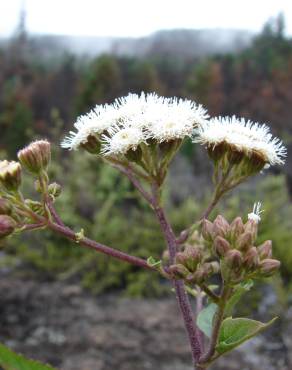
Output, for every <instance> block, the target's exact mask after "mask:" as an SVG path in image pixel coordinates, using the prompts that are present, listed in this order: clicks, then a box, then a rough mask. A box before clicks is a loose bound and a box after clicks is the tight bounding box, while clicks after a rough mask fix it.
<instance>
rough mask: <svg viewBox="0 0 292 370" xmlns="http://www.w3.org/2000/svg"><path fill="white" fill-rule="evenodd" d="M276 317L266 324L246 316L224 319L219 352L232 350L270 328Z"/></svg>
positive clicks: (218, 346)
mask: <svg viewBox="0 0 292 370" xmlns="http://www.w3.org/2000/svg"><path fill="white" fill-rule="evenodd" d="M276 319H277V318H276V317H275V318H274V319H272V320H271V321H269V322H268V323H266V324H264V323H262V322H260V321H255V320H250V319H245V318H237V319H232V318H231V317H228V318H227V319H225V320H224V321H223V323H222V325H221V328H220V332H219V338H218V345H217V347H216V350H217V352H219V353H221V354H222V353H225V352H228V351H231V350H232V349H233V348H235V347H238V346H239V345H240V344H242V343H243V342H246V341H247V340H248V339H250V338H252V337H254V336H255V335H257V334H258V333H260V332H261V331H263V330H265V329H266V328H268V327H269V326H270V325H272V324H273V322H274V321H275V320H276Z"/></svg>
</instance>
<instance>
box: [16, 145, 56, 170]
mask: <svg viewBox="0 0 292 370" xmlns="http://www.w3.org/2000/svg"><path fill="white" fill-rule="evenodd" d="M17 156H18V159H19V161H20V163H21V164H22V165H23V166H24V167H25V168H26V169H27V170H28V171H29V172H31V173H33V174H39V173H40V171H42V170H46V169H47V167H48V165H49V163H50V160H51V144H50V143H49V142H48V141H47V140H38V141H35V142H33V143H31V144H29V145H28V146H27V147H25V148H24V149H22V150H20V151H19V152H18V155H17Z"/></svg>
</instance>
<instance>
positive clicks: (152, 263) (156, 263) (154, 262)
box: [147, 256, 162, 268]
mask: <svg viewBox="0 0 292 370" xmlns="http://www.w3.org/2000/svg"><path fill="white" fill-rule="evenodd" d="M161 263H162V262H161V260H159V261H158V260H156V259H155V258H153V257H152V256H150V257H149V258H148V259H147V264H148V265H149V266H150V267H156V268H159V267H160V266H161Z"/></svg>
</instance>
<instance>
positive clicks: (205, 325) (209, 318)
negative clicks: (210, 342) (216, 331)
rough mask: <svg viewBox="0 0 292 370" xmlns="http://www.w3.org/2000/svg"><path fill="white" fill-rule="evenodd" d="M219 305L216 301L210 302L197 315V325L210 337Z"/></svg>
mask: <svg viewBox="0 0 292 370" xmlns="http://www.w3.org/2000/svg"><path fill="white" fill-rule="evenodd" d="M217 307H218V306H217V305H216V304H215V303H211V304H209V305H208V306H207V307H206V308H204V309H203V310H202V311H201V312H200V313H199V315H198V317H197V325H198V327H199V329H200V330H201V331H202V332H203V333H204V334H205V335H206V336H207V337H208V338H210V337H211V333H212V327H213V318H214V315H215V312H216V310H217Z"/></svg>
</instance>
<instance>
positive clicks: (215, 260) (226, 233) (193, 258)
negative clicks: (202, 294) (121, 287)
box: [159, 213, 280, 286]
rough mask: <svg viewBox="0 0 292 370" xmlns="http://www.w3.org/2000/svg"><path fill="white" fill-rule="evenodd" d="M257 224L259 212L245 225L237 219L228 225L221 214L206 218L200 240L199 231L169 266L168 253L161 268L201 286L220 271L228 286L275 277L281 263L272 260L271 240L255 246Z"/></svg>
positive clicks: (166, 273) (188, 282) (176, 276)
mask: <svg viewBox="0 0 292 370" xmlns="http://www.w3.org/2000/svg"><path fill="white" fill-rule="evenodd" d="M258 221H259V215H258V214H256V213H250V214H249V219H248V220H247V221H246V222H245V223H243V221H242V219H241V217H236V218H235V219H234V220H233V221H232V222H231V223H230V224H229V223H228V221H227V220H226V219H225V218H224V217H223V216H221V215H218V216H217V217H216V219H215V220H214V222H211V221H209V220H207V219H204V220H203V221H202V222H201V237H200V236H199V234H198V232H197V231H196V232H195V233H194V234H195V235H193V237H192V238H191V240H190V242H189V243H187V244H185V245H184V246H183V248H182V250H180V251H179V252H177V253H176V255H175V262H174V263H173V264H171V265H169V266H168V265H167V264H168V262H169V258H168V253H167V251H166V252H165V253H164V258H163V260H164V262H165V266H164V267H161V266H159V267H160V271H161V272H162V274H163V275H164V276H166V277H168V278H169V279H183V280H184V281H185V283H186V284H188V285H198V286H200V285H201V284H203V283H206V284H208V281H209V280H210V278H211V277H212V276H213V275H216V274H218V273H219V272H220V273H221V276H222V279H223V280H224V281H225V282H227V283H228V284H229V285H236V284H239V283H240V282H242V281H245V280H247V279H256V278H263V277H269V276H272V275H273V274H274V273H275V272H277V271H278V269H279V267H280V261H278V260H276V259H273V258H272V241H271V240H267V241H265V242H264V243H262V244H261V245H259V246H256V238H257V232H258Z"/></svg>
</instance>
